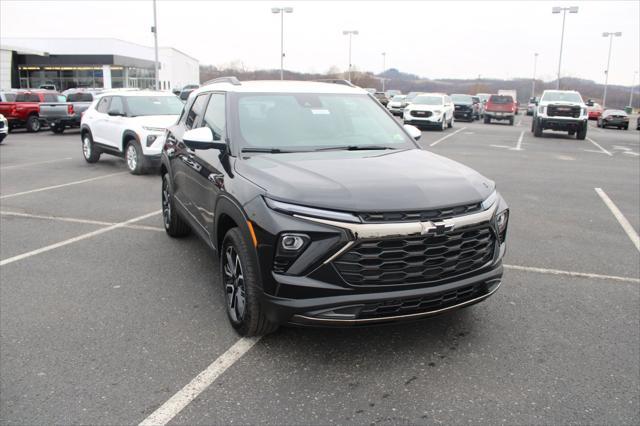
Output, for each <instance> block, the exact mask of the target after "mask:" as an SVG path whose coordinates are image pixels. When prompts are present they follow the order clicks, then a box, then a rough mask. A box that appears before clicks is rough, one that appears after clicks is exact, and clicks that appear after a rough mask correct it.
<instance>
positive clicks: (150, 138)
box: [147, 135, 158, 147]
mask: <svg viewBox="0 0 640 426" xmlns="http://www.w3.org/2000/svg"><path fill="white" fill-rule="evenodd" d="M156 139H158V135H149V136H147V147H150V146H151V145H153V143H154V142H155V141H156Z"/></svg>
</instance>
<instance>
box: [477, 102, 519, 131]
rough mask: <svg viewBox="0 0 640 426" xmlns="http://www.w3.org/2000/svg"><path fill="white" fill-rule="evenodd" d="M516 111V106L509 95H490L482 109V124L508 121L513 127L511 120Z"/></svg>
mask: <svg viewBox="0 0 640 426" xmlns="http://www.w3.org/2000/svg"><path fill="white" fill-rule="evenodd" d="M517 110H518V104H517V103H516V101H515V100H514V99H513V97H512V96H511V95H491V96H490V97H489V100H488V101H487V103H486V105H485V107H484V122H485V124H489V123H490V122H491V120H508V121H509V125H511V126H513V120H514V118H515V115H516V112H517Z"/></svg>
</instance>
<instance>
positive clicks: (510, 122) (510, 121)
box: [509, 117, 514, 126]
mask: <svg viewBox="0 0 640 426" xmlns="http://www.w3.org/2000/svg"><path fill="white" fill-rule="evenodd" d="M513 122H514V119H513V117H511V118H509V126H513Z"/></svg>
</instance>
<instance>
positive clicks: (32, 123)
mask: <svg viewBox="0 0 640 426" xmlns="http://www.w3.org/2000/svg"><path fill="white" fill-rule="evenodd" d="M40 127H42V125H41V124H40V119H38V116H36V115H32V116H30V117H29V118H28V119H27V132H29V133H35V132H39V131H40Z"/></svg>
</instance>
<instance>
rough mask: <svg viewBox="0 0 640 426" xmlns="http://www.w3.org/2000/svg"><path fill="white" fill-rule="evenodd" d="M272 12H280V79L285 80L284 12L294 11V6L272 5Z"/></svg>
mask: <svg viewBox="0 0 640 426" xmlns="http://www.w3.org/2000/svg"><path fill="white" fill-rule="evenodd" d="M271 13H279V14H280V80H284V14H285V13H293V8H292V7H272V8H271Z"/></svg>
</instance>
